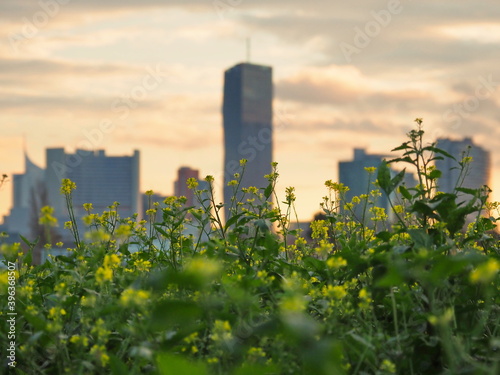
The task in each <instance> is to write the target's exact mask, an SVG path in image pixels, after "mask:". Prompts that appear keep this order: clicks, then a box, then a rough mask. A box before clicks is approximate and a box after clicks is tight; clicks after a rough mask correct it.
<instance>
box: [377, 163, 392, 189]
mask: <svg viewBox="0 0 500 375" xmlns="http://www.w3.org/2000/svg"><path fill="white" fill-rule="evenodd" d="M377 180H378V184H379V186H380V188H381V189H382V190H383V191H384V192H385V193H386V194H387V195H389V194H390V186H391V170H390V169H389V167H388V166H387V161H386V160H382V163H380V165H379V167H378V172H377Z"/></svg>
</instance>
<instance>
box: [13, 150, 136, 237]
mask: <svg viewBox="0 0 500 375" xmlns="http://www.w3.org/2000/svg"><path fill="white" fill-rule="evenodd" d="M46 161H47V167H46V168H45V169H42V168H40V167H38V166H36V165H35V164H34V163H32V162H31V160H30V159H29V158H28V156H27V155H25V172H24V173H23V174H16V175H14V176H13V185H14V186H13V192H14V193H13V195H14V197H13V198H14V199H13V207H12V209H11V211H10V214H9V215H8V216H6V217H5V218H4V223H5V225H4V227H5V228H6V230H7V232H8V233H9V234H10V235H11V236H13V235H14V236H15V235H16V234H21V235H23V236H24V237H26V238H27V239H29V240H30V241H34V240H36V239H37V238H41V237H42V235H43V234H44V233H43V232H44V230H43V228H41V227H40V224H39V217H40V210H41V208H42V207H44V206H51V207H53V208H54V213H53V216H55V217H56V218H57V220H58V226H57V227H56V228H54V229H53V230H54V233H53V236H52V237H53V238H52V240H55V239H57V240H59V239H63V240H71V237H70V236H69V233H68V231H67V230H64V229H63V225H64V222H65V221H67V220H68V213H67V208H66V203H65V199H64V196H63V195H61V192H60V189H61V181H62V179H63V178H69V179H70V180H72V181H73V182H75V184H76V186H77V188H76V190H74V191H73V193H72V197H73V209H74V213H75V216H76V217H77V219H78V220H79V219H80V218H81V217H83V216H84V215H86V212H85V210H84V209H83V204H84V203H92V205H93V207H94V212H96V213H102V212H103V211H105V210H108V209H109V208H108V207H109V206H110V205H112V204H113V203H114V202H119V203H120V205H119V206H118V213H119V215H120V216H121V217H129V216H132V215H133V214H135V213H139V214H141V212H142V200H141V195H140V193H139V151H134V153H133V155H132V156H112V157H110V156H106V154H105V152H104V150H97V151H87V150H77V151H76V152H75V153H73V154H71V153H66V152H65V151H64V149H63V148H49V149H47V150H46ZM79 221H80V220H79ZM78 224H81V225H83V223H81V221H80V222H79V223H78Z"/></svg>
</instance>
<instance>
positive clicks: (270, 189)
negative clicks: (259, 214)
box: [264, 182, 273, 199]
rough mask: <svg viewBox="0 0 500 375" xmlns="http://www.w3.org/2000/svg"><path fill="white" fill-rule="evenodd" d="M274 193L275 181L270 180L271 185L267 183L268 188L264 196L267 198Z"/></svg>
mask: <svg viewBox="0 0 500 375" xmlns="http://www.w3.org/2000/svg"><path fill="white" fill-rule="evenodd" d="M272 193H273V183H272V182H270V183H269V185H267V187H266V189H265V190H264V196H265V197H266V199H269V197H270V196H271V194H272Z"/></svg>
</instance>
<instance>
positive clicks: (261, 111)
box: [223, 63, 273, 219]
mask: <svg viewBox="0 0 500 375" xmlns="http://www.w3.org/2000/svg"><path fill="white" fill-rule="evenodd" d="M272 102H273V82H272V68H271V67H269V66H263V65H256V64H250V63H242V64H238V65H235V66H233V67H232V68H229V69H228V70H226V72H225V74H224V103H223V116H224V182H225V183H224V203H225V215H226V219H228V218H229V216H230V215H229V209H230V207H231V196H232V195H233V189H232V187H231V186H227V182H229V181H231V180H232V179H234V174H235V173H241V167H240V160H241V159H246V160H247V161H248V162H247V165H246V167H245V172H244V174H243V178H242V184H241V187H248V186H255V187H257V188H265V187H266V186H267V184H268V182H267V180H266V179H265V178H264V176H265V175H267V174H269V173H271V170H272V168H271V162H272V161H273V126H272V118H273V105H272Z"/></svg>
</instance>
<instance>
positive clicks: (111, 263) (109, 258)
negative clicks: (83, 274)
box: [104, 254, 121, 269]
mask: <svg viewBox="0 0 500 375" xmlns="http://www.w3.org/2000/svg"><path fill="white" fill-rule="evenodd" d="M120 263H121V260H120V257H119V256H118V255H116V254H107V255H106V256H104V267H106V268H111V269H115V268H116V267H118V266H119V265H120Z"/></svg>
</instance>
